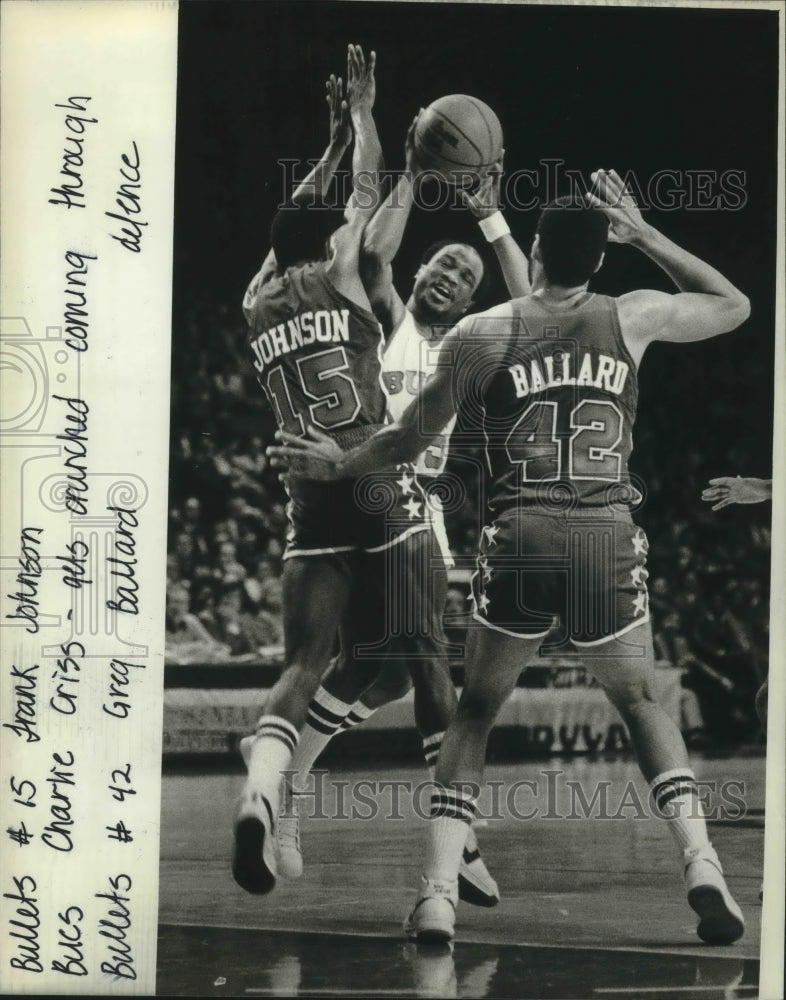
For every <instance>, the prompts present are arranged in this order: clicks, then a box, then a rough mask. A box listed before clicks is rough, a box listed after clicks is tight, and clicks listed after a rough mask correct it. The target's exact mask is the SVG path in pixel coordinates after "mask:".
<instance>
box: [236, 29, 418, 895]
mask: <svg viewBox="0 0 786 1000" xmlns="http://www.w3.org/2000/svg"><path fill="white" fill-rule="evenodd" d="M374 65H375V56H374V53H371V57H370V59H369V61H368V62H366V60H365V58H364V55H363V52H362V50H361V49H360V47H359V46H350V47H349V54H348V79H347V93H346V96H347V101H346V105H345V102H344V101H343V100H342V94H341V81H340V80H339V81H333V80H332V79H331V82H330V83H329V85H328V102H329V104H330V106H331V145H330V146H329V147H328V150H327V151H326V153H325V156H324V157H323V160H322V162H321V164H320V165H319V166H318V167H317V171H316V174H315V175H314V176H313V177H312V181H313V183H314V184H315V185H316V188H317V191H316V193H317V195H319V194H320V189H322V190H324V188H325V186H326V184H327V183H328V182H329V180H330V176H331V175H332V171H333V170H334V169H335V166H336V165H337V164H338V162H339V161H340V159H341V153H342V152H343V148H346V144H347V142H348V131H349V130H348V127H347V126H348V122H347V112H348V116H349V118H350V119H351V124H352V126H353V127H354V134H355V150H354V155H353V185H354V194H355V195H357V194H359V192H360V187H359V182H360V183H362V184H363V196H364V199H365V203H366V204H367V205H368V207H365V208H364V207H361V205H360V199H357V201H356V198H355V197H354V195H353V198H352V199H351V200H350V204H349V206H348V207H347V210H346V212H345V213H344V219H345V221H344V224H343V225H341V226H340V227H339V228H338V229H335V231H334V232H332V233H331V228H334V219H333V218H332V217H331V214H330V213H329V212H328V211H326V210H325V208H324V207H323V206H321V205H320V204H319V202H317V203H316V207H314V206H313V204H312V205H311V206H309V207H306V206H307V204H308V202H309V200H312V201H313V199H314V192H313V191H310V192H309V191H308V190H305V191H303V190H301V191H299V192H297V195H296V197H295V198H294V199H293V201H294V204H293V205H292V206H287V207H285V208H283V209H281V210H280V211H279V212H278V214H277V215H276V217H275V218H274V220H273V224H272V227H271V242H272V244H273V250H272V255H270V254H269V255H268V258H267V260H266V262H265V264H264V265H263V267H262V270H261V271H260V273H259V274H258V275H257V276H256V277H255V278H254V280H253V281H252V282H251V285H250V286H249V289H248V291H247V293H246V296H245V299H244V301H243V310H244V313H245V316H246V319H247V321H248V323H249V327H250V346H251V349H252V351H253V358H254V367H255V368H256V370H257V373H258V378H259V381H260V383H261V385H262V387H263V388H264V390H265V392H266V394H267V396H268V398H269V400H270V403H271V405H272V407H273V410H274V413H275V415H276V419H277V422H278V425H279V427H280V428H281V429H282V430H284V431H287V432H290V433H293V434H297V433H303V432H304V430H305V427H306V426H308V425H313V424H316V425H318V426H320V427H321V428H322V429H323V430H325V432H326V433H327V434H329V435H331V436H332V437H334V438H335V440H336V441H337V442H338V443H340V444H343V445H345V446H347V445H353V444H356V443H358V442H360V441H362V440H364V439H365V438H367V437H369V436H370V435H371V434H372V433H373V432H374V431H375V430H376V429H378V428H379V427H380V426H381V425H382V424H383V423H384V421H385V420H386V405H387V400H386V397H385V393H384V391H383V387H382V383H381V379H380V351H381V332H380V328H379V323H378V322H377V320H376V318H375V317H374V315H373V313H372V311H371V307H370V304H369V301H368V296H367V294H366V291H365V289H364V287H363V284H362V281H361V279H360V275H359V272H358V255H359V251H360V245H361V239H362V235H363V229H364V227H365V225H366V223H367V222H368V219H369V218H370V216H371V214H372V213H373V210H374V208H375V207H376V206H377V205H378V203H379V202H378V199H376V200H375V199H373V198H371V199H369V198H368V185H369V182H370V179H373V178H374V177H377V178H378V177H379V171H380V168H381V149H380V145H379V139H378V136H377V132H376V126H375V124H374V121H373V117H372V107H373V104H374V98H375V81H374ZM342 147H343V148H342ZM303 187H304V185H301V188H303ZM328 235H329V252H328V257H327V260H325V259H320V258H322V257H324V252H323V246H324V243H325V240H326V239H327V237H328ZM355 485H356V484H355V483H354V482H351V481H349V482H345V483H339V484H327V485H326V484H322V483H307V482H302V481H301V482H297V481H293V482H292V483H290V484H288V492H289V495H290V502H289V505H288V508H287V513H288V518H289V530H288V534H287V546H286V550H285V553H284V572H283V581H282V582H283V600H284V633H285V636H284V644H285V665H284V670H283V673H282V675H281V677H280V678H279V680H278V681H277V682H276V684H275V685H274V686H273V688H272V689H271V690H270V692H269V694H268V698H267V701H266V704H265V710H264V714H263V715H262V717H261V718H260V720H259V722H258V725H257V729H256V732H255V734H254V736H253V738H252V739H251V740H250V741H248V742H247V743H246V745H245V748H244V749H245V753H244V756H245V757H246V761H247V766H248V779H247V781H246V785H245V788H244V791H243V796H242V802H241V805H240V809H239V813H238V816H237V819H236V823H235V845H234V857H233V875H234V877H235V880H236V881H237V883H238V884H239V885H240V886H242V887H243V888H244V889H246V890H248V891H249V892H254V893H265V892H268V891H269V890H270V889H272V888H273V886H274V884H275V878H276V855H275V843H274V841H275V835H274V831H275V818H276V817H277V815H278V811H279V795H280V792H279V787H280V783H281V773H282V772H283V771H285V770H286V769H287V767H288V765H289V764H290V761H291V757H292V752H293V750H294V748H295V746H296V744H297V740H298V733H299V731H300V729H301V727H302V725H303V723H304V722H305V719H306V712H307V708H308V704H309V702H310V701H311V699H312V697H313V695H314V692H315V691H316V689H317V687H318V685H319V681H320V679H321V677H322V674H323V673H324V671H325V669H326V668H327V665H328V662H329V659H330V656H331V654H332V652H333V646H334V642H335V636H336V627H337V625H338V626H339V631H340V632H344V631H345V629H346V625H347V622H352V623H353V633H352V636H353V641H361V642H362V641H364V640H372V639H376V638H377V637H378V636H379V635H380V634H381V632H382V629H383V628H384V624H385V623H384V620H383V616H382V612H383V611H384V582H385V568H386V567H385V558H386V555H387V551H388V550H389V549H390V548H391V547H393V546H395V545H396V544H397V543H398V542H400V540H401V537H403V536H404V535H406V534H415V533H418V532H421V531H426V530H427V529H428V522H427V521H426V519H425V518H424V517H423V513H422V504H421V505H420V507H417V505H415V504H411V506H410V508H409V509H408V510H407V509H405V506H404V505H405V503H406V498H405V497H404V496H403V494H402V493H401V491H399V492H398V493H397V494H396V500H397V501H398V506H397V507H396V511H395V515H389V516H383V515H381V514H380V513H377V512H374V511H373V510H370V509H369V508H368V506H366V507H362V506H359V505H358V504H356V502H355V497H356V494H355ZM410 499H411V498H410ZM396 515H397V516H396ZM364 628H365V629H367V630H368V631H367V633H366V632H364V631H363V630H364Z"/></svg>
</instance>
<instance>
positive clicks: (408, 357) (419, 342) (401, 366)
mask: <svg viewBox="0 0 786 1000" xmlns="http://www.w3.org/2000/svg"><path fill="white" fill-rule="evenodd" d="M439 351H440V344H439V343H431V344H430V343H429V342H428V341H427V340H426V339H425V338H424V337H423V336H422V335H421V333H420V331H419V330H418V328H417V325H416V323H415V318H414V316H413V315H412V313H411V312H410V311H409V310H408V309H406V310H405V311H404V318H403V319H402V320H401V322H400V323H399V325H398V326H397V327H396V329H395V330H394V331H393V333H392V334H391V335H390V339H389V340H388V342H387V344H386V345H385V353H384V354H383V355H382V381H383V382H384V385H385V389H386V391H387V394H388V413H389V414H390V416H391V417H392V418H393V420H398V419H399V418H400V417H401V415H402V414H403V413H404V411H405V410H406V409H407V407H408V406H409V404H410V403H411V402H412V400H413V399H414V398H415V397H416V396H417V395H418V393H419V392H420V390H421V388H422V387H423V385H424V384H425V382H426V380H427V379H428V378H429V376H431V375H433V374H434V372H435V371H436V370H437V358H438V357H439ZM455 424H456V418H455V417H453V419H452V420H451V421H450V423H449V424H447V425H446V427H445V428H444V430H443V431H442V433H441V434H440V435H439V436H438V437H436V438H434V439H433V441H432V442H431V444H430V445H429V446H428V448H426V450H425V451H424V452H422V454H420V455H418V457H417V459H416V461H415V462H414V463H413V464H414V466H415V472H416V473H417V475H418V476H419V477H433V476H438V475H439V474H440V473H441V472H444V471H445V465H446V463H447V460H448V442H449V440H450V434H451V431H452V430H453V428H454V426H455ZM429 508H430V510H431V513H432V520H433V525H434V531H435V533H436V535H437V537H438V539H439V541H440V545H441V547H442V551H443V554H444V556H445V560H446V562H447V563H448V565H451V566H452V565H453V559H452V557H451V555H450V550H449V548H448V540H447V534H446V533H445V521H444V517H443V514H442V507H441V505H440V502H439V499H438V498H437V497H436V496H434V495H433V494H432V495H431V496H430V498H429Z"/></svg>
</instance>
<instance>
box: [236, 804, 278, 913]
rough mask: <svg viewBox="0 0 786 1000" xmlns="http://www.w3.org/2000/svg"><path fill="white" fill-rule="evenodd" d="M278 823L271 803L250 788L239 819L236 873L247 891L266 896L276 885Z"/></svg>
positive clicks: (239, 812) (241, 885)
mask: <svg viewBox="0 0 786 1000" xmlns="http://www.w3.org/2000/svg"><path fill="white" fill-rule="evenodd" d="M275 841H276V835H275V823H274V821H273V810H272V809H271V808H270V803H269V802H268V800H267V799H266V798H265V797H264V795H262V794H261V793H260V792H258V791H256V790H254V789H249V788H248V786H246V789H245V791H244V793H243V799H242V801H241V803H240V809H239V811H238V814H237V819H236V820H235V847H234V851H233V854H232V875H233V877H234V879H235V881H236V882H237V884H238V885H239V886H240V887H241V889H245V890H246V892H253V893H256V894H259V895H262V894H264V893H266V892H270V890H271V889H272V888H273V887H274V886H275V884H276V852H275Z"/></svg>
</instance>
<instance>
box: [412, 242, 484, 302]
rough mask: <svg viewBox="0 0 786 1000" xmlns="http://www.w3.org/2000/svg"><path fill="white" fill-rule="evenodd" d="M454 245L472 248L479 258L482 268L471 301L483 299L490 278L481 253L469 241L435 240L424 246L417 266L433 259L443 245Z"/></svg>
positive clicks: (443, 247) (442, 248)
mask: <svg viewBox="0 0 786 1000" xmlns="http://www.w3.org/2000/svg"><path fill="white" fill-rule="evenodd" d="M454 246H459V247H468V248H469V249H470V250H474V251H475V253H476V254H477V255H478V257H479V258H480V264H481V267H482V268H483V270H482V271H481V274H480V281H479V282H478V287H477V288H476V289H475V291H474V292H473V293H472V301H473V302H479V301H481V300H482V299H484V298H485V297H486V295H488V292H489V288H490V287H491V278H490V277H489V273H488V268H487V267H486V261H485V260H484V259H483V254H482V253H481V252H480V250H478V248H477V247H473V245H472V244H471V243H465V242H464V241H463V240H437V242H436V243H432V244H431V246H429V247H426V249H425V251H424V253H423V256H422V257H421V258H420V262H419V266H420V267H422V266H423V265H424V264H428V263H429V262H430V261H432V260H433V259H434V257H436V255H437V254H438V253H439V252H440V250H444V249H445V247H454Z"/></svg>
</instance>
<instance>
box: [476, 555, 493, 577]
mask: <svg viewBox="0 0 786 1000" xmlns="http://www.w3.org/2000/svg"><path fill="white" fill-rule="evenodd" d="M478 565H479V566H480V568H481V569H482V570H483V582H484V583H488V582H489V580H490V579H491V574H492V573H493V572H494V570H493V569H491V567H490V566H489V561H488V559H486V558H485V557H481V558H480V559H478Z"/></svg>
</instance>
